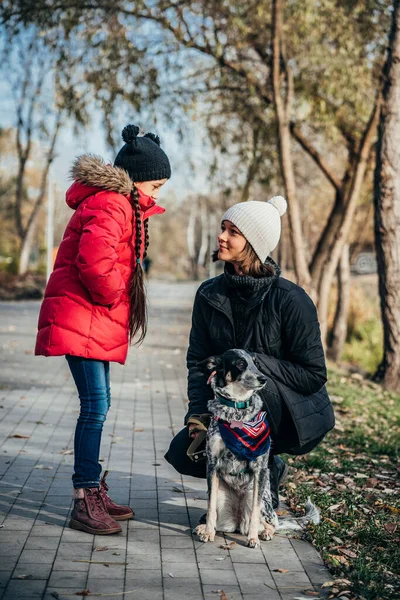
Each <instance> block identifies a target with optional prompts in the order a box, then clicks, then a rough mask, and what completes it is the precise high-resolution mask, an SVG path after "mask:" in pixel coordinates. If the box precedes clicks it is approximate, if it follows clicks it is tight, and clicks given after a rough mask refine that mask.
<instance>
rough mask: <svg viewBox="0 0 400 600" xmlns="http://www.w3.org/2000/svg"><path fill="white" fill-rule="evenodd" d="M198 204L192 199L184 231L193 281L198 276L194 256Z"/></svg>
mask: <svg viewBox="0 0 400 600" xmlns="http://www.w3.org/2000/svg"><path fill="white" fill-rule="evenodd" d="M197 209H198V205H197V203H196V202H193V201H192V204H191V206H190V215H189V222H188V226H187V231H186V239H187V247H188V254H189V261H190V271H191V277H192V279H194V280H195V281H197V280H198V278H199V272H198V265H197V258H196V218H197Z"/></svg>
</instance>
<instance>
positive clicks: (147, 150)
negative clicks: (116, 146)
mask: <svg viewBox="0 0 400 600" xmlns="http://www.w3.org/2000/svg"><path fill="white" fill-rule="evenodd" d="M138 133H139V127H136V125H127V126H126V127H124V129H123V130H122V139H123V140H124V142H125V145H124V146H122V148H121V150H120V151H119V152H118V154H117V158H116V159H115V162H114V165H115V166H116V167H121V168H122V169H125V171H128V174H129V177H130V178H131V179H132V181H138V182H140V181H153V180H158V179H165V178H166V179H169V178H170V177H171V165H170V164H169V160H168V156H167V155H166V154H165V152H164V150H161V148H160V138H159V137H158V135H155V134H154V133H146V135H144V136H142V137H138Z"/></svg>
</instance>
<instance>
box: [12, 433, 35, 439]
mask: <svg viewBox="0 0 400 600" xmlns="http://www.w3.org/2000/svg"><path fill="white" fill-rule="evenodd" d="M8 437H9V438H17V439H18V440H29V438H30V437H31V436H30V435H22V433H13V434H12V435H9V436H8Z"/></svg>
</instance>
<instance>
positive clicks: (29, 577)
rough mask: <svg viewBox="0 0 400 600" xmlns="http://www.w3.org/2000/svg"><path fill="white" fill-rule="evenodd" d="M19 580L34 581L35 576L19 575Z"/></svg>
mask: <svg viewBox="0 0 400 600" xmlns="http://www.w3.org/2000/svg"><path fill="white" fill-rule="evenodd" d="M17 579H33V575H18V577H17Z"/></svg>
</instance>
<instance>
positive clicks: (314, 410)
mask: <svg viewBox="0 0 400 600" xmlns="http://www.w3.org/2000/svg"><path fill="white" fill-rule="evenodd" d="M285 212H286V201H285V199H284V198H282V197H281V196H277V197H274V198H271V200H269V201H268V202H255V201H251V202H241V203H239V204H235V205H234V206H232V207H231V208H229V209H228V210H227V211H226V213H225V214H224V215H223V217H222V222H221V233H220V235H219V236H218V244H219V247H218V250H217V251H216V252H215V253H214V259H215V260H218V259H219V260H222V261H224V262H225V269H224V273H223V274H222V275H219V276H218V277H214V278H213V279H210V280H208V281H206V282H204V283H203V284H202V285H201V286H200V288H199V290H198V292H197V295H196V298H195V301H194V307H193V317H192V329H191V333H190V341H189V349H188V353H187V366H188V370H189V373H188V397H189V410H188V413H187V415H186V418H185V423H186V424H187V427H185V429H183V430H182V431H181V432H180V433H178V434H177V435H176V436H175V438H174V439H173V441H172V443H171V446H170V448H169V450H168V452H167V455H166V459H167V460H168V462H170V463H171V464H172V465H173V466H174V467H175V468H176V469H177V470H178V471H179V472H180V473H182V474H185V475H192V476H194V477H205V476H206V464H205V460H201V459H200V460H199V457H200V456H201V453H199V452H198V448H196V446H198V443H196V439H194V438H197V436H199V431H201V430H203V431H204V425H205V426H207V418H208V415H207V402H208V400H209V399H210V398H211V397H212V390H211V387H210V386H209V385H207V375H204V373H203V372H202V371H201V370H200V368H199V367H198V363H199V362H200V361H202V360H204V359H206V358H208V357H209V356H211V355H220V354H223V353H224V352H225V351H226V350H229V349H231V348H243V349H245V350H247V351H249V352H252V353H253V355H254V357H255V358H256V360H257V363H258V365H257V366H258V367H259V369H260V370H261V371H262V372H263V373H264V375H266V376H267V377H268V380H267V384H266V385H265V387H264V388H263V390H262V391H261V397H262V399H263V402H264V410H265V411H267V414H268V417H269V423H270V427H271V437H272V440H273V445H272V452H271V459H270V460H271V462H270V478H271V493H272V499H273V504H274V508H276V507H277V506H278V504H279V496H278V488H279V484H280V483H281V481H282V480H283V478H284V476H285V474H286V469H287V467H286V465H285V463H284V462H283V461H282V460H281V459H279V458H278V457H277V456H276V455H277V454H279V453H282V452H287V453H290V454H305V453H306V452H310V450H312V449H313V448H314V447H315V446H316V445H317V444H318V443H319V442H320V441H321V440H322V439H323V437H324V436H325V434H326V433H327V432H328V431H329V430H330V429H332V428H333V426H334V416H333V409H332V405H331V403H330V400H329V397H328V394H327V392H326V389H325V387H324V384H325V382H326V366H325V357H324V351H323V347H322V343H321V337H320V328H319V323H318V317H317V312H316V310H315V307H314V304H313V302H312V301H311V299H310V298H309V297H308V296H307V294H306V293H305V291H304V290H303V289H302V288H300V287H298V286H297V285H295V284H294V283H292V282H290V281H288V280H287V279H284V278H283V277H281V276H280V269H279V267H278V265H277V264H276V263H275V262H274V261H273V260H272V259H271V258H270V257H269V256H268V255H269V254H270V253H271V252H272V251H273V250H274V249H275V247H276V246H277V244H278V242H279V238H280V234H281V217H282V215H283V214H284V213H285ZM203 435H204V434H203ZM193 439H194V441H193ZM199 439H200V438H199ZM197 441H198V440H197ZM189 446H190V448H189ZM193 458H195V459H197V460H195V461H193ZM191 459H192V460H191Z"/></svg>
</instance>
